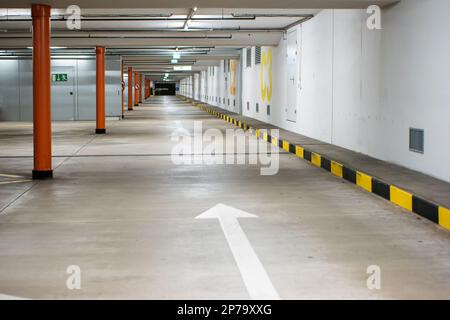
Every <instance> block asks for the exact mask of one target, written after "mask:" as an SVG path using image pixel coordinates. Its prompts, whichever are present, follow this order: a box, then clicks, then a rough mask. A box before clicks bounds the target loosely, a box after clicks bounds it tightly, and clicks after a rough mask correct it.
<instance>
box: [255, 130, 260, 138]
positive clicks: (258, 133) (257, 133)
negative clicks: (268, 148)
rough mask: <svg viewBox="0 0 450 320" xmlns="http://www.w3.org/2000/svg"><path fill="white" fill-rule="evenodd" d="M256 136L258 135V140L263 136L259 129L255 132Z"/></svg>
mask: <svg viewBox="0 0 450 320" xmlns="http://www.w3.org/2000/svg"><path fill="white" fill-rule="evenodd" d="M255 134H256V137H257V138H259V137H260V136H261V132H260V131H259V129H256V130H255Z"/></svg>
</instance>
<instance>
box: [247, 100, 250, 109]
mask: <svg viewBox="0 0 450 320" xmlns="http://www.w3.org/2000/svg"><path fill="white" fill-rule="evenodd" d="M247 110H250V102H248V101H247Z"/></svg>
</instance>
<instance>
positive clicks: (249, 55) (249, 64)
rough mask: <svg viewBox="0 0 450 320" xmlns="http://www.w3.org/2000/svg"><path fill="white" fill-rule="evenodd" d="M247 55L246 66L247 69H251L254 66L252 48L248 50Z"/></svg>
mask: <svg viewBox="0 0 450 320" xmlns="http://www.w3.org/2000/svg"><path fill="white" fill-rule="evenodd" d="M246 54H247V59H246V60H247V61H246V62H247V63H246V66H247V68H250V67H251V66H252V48H251V47H249V48H247V50H246Z"/></svg>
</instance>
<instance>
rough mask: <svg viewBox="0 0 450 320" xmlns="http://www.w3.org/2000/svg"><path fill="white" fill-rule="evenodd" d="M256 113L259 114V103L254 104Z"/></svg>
mask: <svg viewBox="0 0 450 320" xmlns="http://www.w3.org/2000/svg"><path fill="white" fill-rule="evenodd" d="M256 112H259V103H256Z"/></svg>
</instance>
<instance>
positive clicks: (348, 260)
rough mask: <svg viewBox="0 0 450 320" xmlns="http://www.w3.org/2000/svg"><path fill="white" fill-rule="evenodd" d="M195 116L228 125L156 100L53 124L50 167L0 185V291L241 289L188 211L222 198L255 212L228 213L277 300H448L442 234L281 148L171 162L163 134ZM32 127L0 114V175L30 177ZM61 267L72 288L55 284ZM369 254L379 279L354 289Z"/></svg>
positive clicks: (210, 225) (159, 293) (210, 234)
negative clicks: (373, 285)
mask: <svg viewBox="0 0 450 320" xmlns="http://www.w3.org/2000/svg"><path fill="white" fill-rule="evenodd" d="M158 102H159V103H158ZM194 120H202V121H203V127H204V129H206V128H218V129H220V130H224V129H225V128H232V126H230V125H229V124H227V123H225V122H224V121H222V120H219V119H217V118H213V117H211V116H209V115H207V114H206V113H203V112H202V111H200V110H199V109H197V108H195V107H193V106H191V105H189V104H183V103H180V102H179V101H176V100H173V99H169V98H165V99H161V98H160V99H156V100H154V101H153V103H150V104H146V105H144V106H141V107H138V108H136V110H135V111H133V112H130V113H127V118H126V120H123V121H109V122H108V123H107V135H104V136H95V135H94V134H93V129H94V122H58V123H55V124H54V140H53V146H54V155H55V157H54V167H55V179H53V180H51V181H41V182H26V181H25V182H17V183H8V184H0V295H10V296H16V297H24V298H32V299H46V298H62V299H71V298H73V299H80V298H94V299H104V298H112V299H116V298H125V299H126V298H136V299H248V298H249V295H248V293H247V290H246V287H245V285H244V283H243V281H242V278H241V276H240V273H239V269H238V268H237V266H236V263H235V260H234V258H233V255H232V253H231V252H230V248H229V247H228V244H227V241H226V239H225V237H224V234H223V232H222V229H221V227H220V224H219V223H218V221H216V220H196V219H195V217H196V216H197V215H199V214H201V213H202V212H204V211H205V210H207V209H209V208H211V207H213V206H215V205H216V204H218V203H223V204H226V205H228V206H232V207H234V208H238V209H241V210H245V211H247V212H249V213H252V214H255V215H258V216H259V219H240V220H239V222H240V224H241V226H242V229H243V230H244V231H245V233H246V235H247V237H248V239H249V241H250V243H251V244H252V246H253V248H254V250H255V252H256V254H257V255H258V257H259V259H260V260H261V263H262V264H263V266H264V267H265V269H266V271H267V274H268V275H269V277H270V279H271V280H272V283H273V286H274V287H275V288H276V290H277V291H278V293H279V295H280V296H281V298H282V299H353V298H358V299H432V298H433V299H450V233H448V232H446V231H444V230H443V229H441V228H440V227H438V226H436V225H435V224H433V223H431V222H428V221H425V220H423V219H420V218H418V216H416V215H414V214H411V213H408V212H406V211H404V210H403V209H400V208H397V207H395V206H393V205H392V204H390V203H389V202H387V201H385V200H383V199H381V198H379V197H377V196H375V195H372V194H369V193H366V192H364V191H362V190H360V189H359V188H357V187H356V186H354V185H351V184H349V183H346V182H345V181H342V180H340V179H337V178H334V177H333V176H332V175H330V174H329V173H327V172H325V171H324V170H321V169H319V168H316V167H313V166H312V165H310V164H309V163H307V162H305V161H302V160H300V159H297V158H296V157H295V156H293V155H290V154H285V153H283V154H281V155H280V172H279V173H278V175H275V176H261V175H260V171H259V166H257V165H181V166H180V165H174V164H173V163H172V161H171V157H170V154H171V150H172V147H173V145H174V142H172V141H171V140H170V136H171V134H172V132H173V130H174V129H175V128H177V127H184V128H188V129H192V126H193V121H194ZM31 132H32V126H31V124H29V123H0V174H7V175H17V176H23V178H20V179H22V180H26V179H29V178H30V171H31V168H32V157H31V155H32V135H31ZM253 142H254V141H253ZM253 142H252V143H253ZM227 152H234V151H233V150H228V149H227ZM1 179H2V180H0V182H1V181H12V180H17V179H19V178H11V177H7V176H2V178H1ZM69 265H79V266H80V267H81V270H82V278H81V279H82V284H81V285H82V289H81V290H68V289H67V288H66V279H67V277H68V275H67V274H66V268H67V266H69ZM369 265H379V266H380V268H381V290H374V291H373V290H369V289H367V286H366V279H367V277H368V275H367V274H366V268H367V267H368V266H369Z"/></svg>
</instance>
